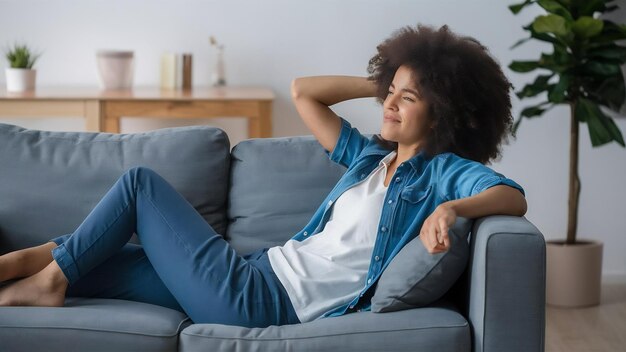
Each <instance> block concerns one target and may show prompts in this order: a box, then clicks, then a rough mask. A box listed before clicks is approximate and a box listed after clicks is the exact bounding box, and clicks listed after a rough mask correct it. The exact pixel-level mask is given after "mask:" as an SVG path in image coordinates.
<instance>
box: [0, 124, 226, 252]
mask: <svg viewBox="0 0 626 352" xmlns="http://www.w3.org/2000/svg"><path fill="white" fill-rule="evenodd" d="M229 152H230V142H229V140H228V136H227V135H226V133H225V132H224V131H223V130H221V129H219V128H216V127H210V126H189V127H175V128H165V129H161V130H156V131H151V132H145V133H134V134H109V133H93V132H50V131H37V130H30V129H25V128H21V127H18V126H14V125H8V124H0V251H1V252H7V251H9V250H15V249H19V248H24V247H27V246H34V245H37V244H41V243H43V242H45V241H47V240H48V239H50V238H53V237H56V236H60V235H63V234H66V233H71V232H73V231H74V230H75V229H76V228H77V227H78V225H80V223H81V222H82V220H83V219H84V218H85V217H86V216H87V215H88V214H89V212H90V211H91V210H92V209H93V208H94V206H95V205H96V204H97V203H98V201H99V200H100V199H101V198H102V196H104V194H105V193H106V192H107V191H108V189H109V188H110V187H111V186H112V185H113V184H114V183H115V181H116V180H117V179H118V178H119V177H120V176H121V175H122V174H123V173H124V172H125V171H126V170H127V169H130V168H131V167H133V166H146V167H149V168H151V169H153V170H155V171H156V172H157V173H159V174H160V175H162V176H163V177H164V178H165V179H166V180H167V181H169V182H170V183H171V184H172V185H173V186H174V188H176V190H177V191H179V192H180V193H181V194H182V195H183V196H184V197H185V198H186V199H187V200H188V201H189V202H190V203H191V204H192V205H193V206H194V207H195V208H196V210H198V212H199V213H200V214H201V215H202V216H203V217H204V219H205V220H206V221H207V222H208V223H209V224H210V225H212V226H213V228H214V229H215V230H216V232H218V233H221V234H223V233H224V232H225V230H226V199H227V198H226V197H227V196H226V192H227V190H228V175H229V166H230V153H229ZM131 242H136V238H134V241H131Z"/></svg>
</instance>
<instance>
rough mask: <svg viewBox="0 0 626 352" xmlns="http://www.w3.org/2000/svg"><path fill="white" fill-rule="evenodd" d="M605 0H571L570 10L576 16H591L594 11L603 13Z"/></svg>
mask: <svg viewBox="0 0 626 352" xmlns="http://www.w3.org/2000/svg"><path fill="white" fill-rule="evenodd" d="M605 1H606V0H573V1H572V4H571V8H572V9H573V10H574V11H573V12H576V13H578V16H593V13H594V12H596V11H599V12H603V11H602V10H603V9H604V8H605V5H604V3H605Z"/></svg>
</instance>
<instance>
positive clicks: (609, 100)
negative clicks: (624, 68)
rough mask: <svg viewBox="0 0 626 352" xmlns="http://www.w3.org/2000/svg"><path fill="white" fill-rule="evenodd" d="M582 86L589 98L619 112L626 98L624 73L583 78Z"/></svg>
mask: <svg viewBox="0 0 626 352" xmlns="http://www.w3.org/2000/svg"><path fill="white" fill-rule="evenodd" d="M582 86H583V88H584V90H585V92H587V94H588V95H589V98H591V99H592V100H594V101H596V102H598V103H599V104H602V105H604V106H607V107H608V108H609V109H611V110H613V111H615V112H617V113H619V112H620V110H621V107H622V105H624V101H625V100H626V87H625V83H624V76H623V73H620V74H616V75H613V76H610V77H593V78H587V79H585V80H583V83H582Z"/></svg>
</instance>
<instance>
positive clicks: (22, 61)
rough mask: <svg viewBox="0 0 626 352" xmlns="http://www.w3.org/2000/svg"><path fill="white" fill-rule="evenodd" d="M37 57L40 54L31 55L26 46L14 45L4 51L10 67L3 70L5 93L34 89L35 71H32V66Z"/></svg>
mask: <svg viewBox="0 0 626 352" xmlns="http://www.w3.org/2000/svg"><path fill="white" fill-rule="evenodd" d="M39 56H40V54H33V53H32V52H31V50H30V48H29V47H28V46H27V45H20V44H14V45H13V47H12V48H10V49H9V50H7V51H6V58H7V60H9V66H10V67H7V68H6V70H5V72H6V79H7V91H11V92H23V91H27V90H33V89H35V78H36V74H37V71H36V70H35V69H33V65H34V64H35V61H37V59H38V58H39Z"/></svg>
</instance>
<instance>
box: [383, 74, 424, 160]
mask: <svg viewBox="0 0 626 352" xmlns="http://www.w3.org/2000/svg"><path fill="white" fill-rule="evenodd" d="M416 75H417V73H416V72H414V71H413V70H411V69H410V68H409V67H407V66H404V65H403V66H400V67H399V68H398V69H397V70H396V74H395V76H394V78H393V81H392V83H391V85H390V87H389V91H388V93H387V97H386V98H385V101H384V103H383V116H384V117H383V126H382V129H381V135H382V137H383V138H385V139H386V140H389V141H394V142H398V143H399V144H404V145H407V146H414V147H416V148H417V147H419V146H420V145H422V143H423V141H424V140H425V137H426V136H427V135H428V131H429V130H430V123H429V118H428V104H427V103H426V101H425V100H423V98H422V97H421V96H420V93H419V92H418V90H417V87H416V86H415V84H414V83H413V82H414V81H416V79H415V78H417V77H416Z"/></svg>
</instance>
